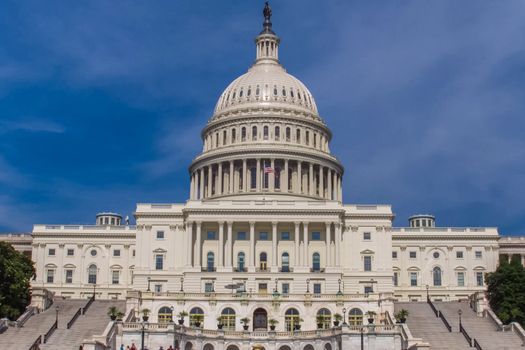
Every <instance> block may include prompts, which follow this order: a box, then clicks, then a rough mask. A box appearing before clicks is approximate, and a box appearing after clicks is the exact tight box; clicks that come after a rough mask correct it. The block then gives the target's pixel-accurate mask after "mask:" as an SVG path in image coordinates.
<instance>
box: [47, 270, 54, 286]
mask: <svg viewBox="0 0 525 350" xmlns="http://www.w3.org/2000/svg"><path fill="white" fill-rule="evenodd" d="M47 283H55V270H53V269H48V270H47Z"/></svg>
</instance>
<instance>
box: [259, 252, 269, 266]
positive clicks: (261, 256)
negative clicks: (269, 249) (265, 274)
mask: <svg viewBox="0 0 525 350" xmlns="http://www.w3.org/2000/svg"><path fill="white" fill-rule="evenodd" d="M267 267H268V256H267V255H266V253H265V252H262V253H261V254H259V269H260V270H261V271H266V268H267Z"/></svg>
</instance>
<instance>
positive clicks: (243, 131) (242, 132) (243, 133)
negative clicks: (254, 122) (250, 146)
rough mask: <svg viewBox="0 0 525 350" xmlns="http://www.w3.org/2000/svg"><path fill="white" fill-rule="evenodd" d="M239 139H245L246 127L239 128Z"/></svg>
mask: <svg viewBox="0 0 525 350" xmlns="http://www.w3.org/2000/svg"><path fill="white" fill-rule="evenodd" d="M241 141H246V128H245V127H244V126H243V127H242V128H241Z"/></svg>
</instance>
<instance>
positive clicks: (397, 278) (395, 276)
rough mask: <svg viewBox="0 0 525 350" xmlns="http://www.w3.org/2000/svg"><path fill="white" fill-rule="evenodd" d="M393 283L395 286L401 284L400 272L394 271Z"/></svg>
mask: <svg viewBox="0 0 525 350" xmlns="http://www.w3.org/2000/svg"><path fill="white" fill-rule="evenodd" d="M392 283H394V286H396V287H397V286H398V284H399V272H394V276H393V277H392Z"/></svg>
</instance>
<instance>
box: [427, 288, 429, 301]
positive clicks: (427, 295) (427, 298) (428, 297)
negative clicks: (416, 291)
mask: <svg viewBox="0 0 525 350" xmlns="http://www.w3.org/2000/svg"><path fill="white" fill-rule="evenodd" d="M428 288H429V286H428V284H427V301H430V295H429V294H428Z"/></svg>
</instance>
